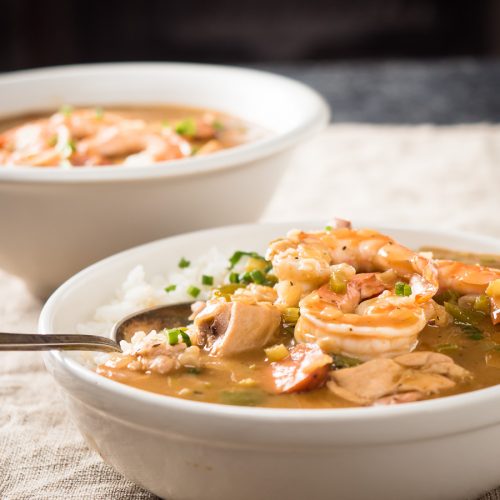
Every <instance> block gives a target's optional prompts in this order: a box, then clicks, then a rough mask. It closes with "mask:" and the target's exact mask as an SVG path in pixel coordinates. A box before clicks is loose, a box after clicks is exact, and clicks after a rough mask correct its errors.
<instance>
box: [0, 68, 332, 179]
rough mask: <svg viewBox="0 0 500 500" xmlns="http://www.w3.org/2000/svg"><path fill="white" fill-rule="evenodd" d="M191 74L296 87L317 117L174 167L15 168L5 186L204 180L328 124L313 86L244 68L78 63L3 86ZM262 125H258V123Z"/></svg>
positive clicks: (3, 80)
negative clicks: (151, 73) (115, 75)
mask: <svg viewBox="0 0 500 500" xmlns="http://www.w3.org/2000/svg"><path fill="white" fill-rule="evenodd" d="M176 68H178V69H192V70H196V71H200V72H201V73H203V72H214V71H215V72H220V73H223V72H229V73H233V74H243V75H248V76H250V77H253V78H255V77H257V78H261V79H267V80H268V81H270V82H274V83H276V84H278V85H283V86H287V87H289V88H295V90H296V91H298V92H301V93H302V94H303V95H305V96H307V97H309V99H310V100H311V104H312V106H311V110H312V113H311V114H310V116H309V117H304V119H303V120H302V122H301V123H300V124H298V125H297V126H296V127H294V128H293V129H291V130H289V131H287V132H284V133H283V132H281V133H275V134H272V135H270V136H269V137H263V138H260V139H257V140H256V141H254V142H249V143H246V144H242V145H239V146H235V147H234V148H229V149H226V150H223V151H219V152H217V153H214V154H211V155H206V156H201V157H193V158H184V159H179V160H175V161H169V162H158V163H152V164H150V165H147V166H139V165H120V166H119V167H116V166H102V167H96V168H78V169H61V168H55V167H48V168H39V167H32V166H16V167H11V168H0V182H21V183H24V182H49V183H72V182H109V181H112V182H127V181H133V180H137V179H149V178H160V177H161V178H165V177H168V178H171V177H176V178H178V177H185V176H189V175H199V174H202V173H206V174H208V173H210V172H215V171H218V170H225V169H230V168H237V167H239V166H241V165H242V164H245V163H249V162H252V161H255V160H259V159H261V158H264V157H267V156H270V155H273V154H276V153H279V152H281V151H283V150H285V149H287V148H289V147H291V146H293V145H295V144H296V143H298V142H299V141H302V140H304V139H306V138H307V137H309V136H311V135H312V134H314V133H315V132H318V131H320V130H322V129H323V128H324V127H326V125H327V124H328V122H329V119H330V107H329V105H328V103H327V102H326V100H325V98H324V97H323V96H322V95H321V94H319V92H317V91H316V90H314V89H313V88H311V87H310V86H308V85H306V84H304V83H302V82H299V81H297V80H294V79H292V78H288V77H286V76H282V75H279V74H275V73H272V72H269V71H262V70H258V69H253V68H245V67H240V66H229V65H222V64H201V63H180V62H125V63H121V62H120V63H117V62H112V63H97V64H75V65H65V66H51V67H46V68H36V69H29V70H22V71H14V72H10V73H6V74H3V75H0V88H1V87H2V85H15V84H17V83H20V82H26V81H28V82H33V83H36V82H37V81H39V80H43V79H47V78H57V77H58V76H65V75H68V74H69V75H71V74H74V75H77V76H78V75H86V74H87V75H88V74H93V73H94V74H96V75H99V74H102V73H107V72H113V71H117V72H119V71H124V72H125V71H141V70H148V71H149V70H156V71H158V70H162V69H164V70H175V69H176ZM257 125H258V124H257Z"/></svg>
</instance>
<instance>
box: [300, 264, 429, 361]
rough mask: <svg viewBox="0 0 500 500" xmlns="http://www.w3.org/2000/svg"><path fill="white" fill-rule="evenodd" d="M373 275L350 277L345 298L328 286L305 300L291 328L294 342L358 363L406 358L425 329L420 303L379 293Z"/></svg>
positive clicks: (382, 288)
mask: <svg viewBox="0 0 500 500" xmlns="http://www.w3.org/2000/svg"><path fill="white" fill-rule="evenodd" d="M385 287H386V286H385V285H384V283H383V282H382V281H380V280H379V275H378V274H377V273H367V274H358V275H355V276H354V277H353V278H352V279H351V280H350V281H349V283H348V284H347V291H346V293H344V294H339V293H334V292H332V291H331V290H330V289H329V286H328V285H324V286H323V287H321V288H319V289H318V290H315V291H314V292H312V293H310V294H309V295H307V296H306V297H304V298H303V299H302V300H301V301H300V304H299V307H300V318H299V320H298V322H297V325H296V327H295V338H296V340H297V341H298V342H309V343H310V342H312V343H317V344H318V345H319V347H321V349H323V351H325V352H334V353H339V354H344V355H346V356H353V357H356V358H359V359H362V360H368V359H372V358H375V357H393V356H396V355H399V354H403V353H407V352H411V351H412V350H413V349H414V348H415V346H416V344H417V336H418V334H419V333H420V331H421V330H422V329H423V328H424V327H425V325H426V324H427V319H428V318H427V316H426V309H425V303H423V304H421V303H419V302H418V301H417V300H416V296H415V295H412V296H409V297H401V296H398V295H396V294H395V293H394V292H392V291H389V290H385V291H383V292H382V293H381V294H380V295H378V296H376V297H374V298H371V299H369V300H365V301H363V302H361V301H362V300H363V299H365V298H367V297H372V296H373V295H376V294H378V293H380V291H382V290H384V288H385Z"/></svg>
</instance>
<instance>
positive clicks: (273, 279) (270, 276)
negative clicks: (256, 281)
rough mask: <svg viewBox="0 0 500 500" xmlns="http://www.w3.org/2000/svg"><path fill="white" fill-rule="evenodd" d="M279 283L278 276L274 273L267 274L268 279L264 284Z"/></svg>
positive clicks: (272, 284)
mask: <svg viewBox="0 0 500 500" xmlns="http://www.w3.org/2000/svg"><path fill="white" fill-rule="evenodd" d="M276 283H278V278H277V277H276V276H275V275H274V274H266V281H265V283H264V285H266V286H271V287H272V286H274V285H276Z"/></svg>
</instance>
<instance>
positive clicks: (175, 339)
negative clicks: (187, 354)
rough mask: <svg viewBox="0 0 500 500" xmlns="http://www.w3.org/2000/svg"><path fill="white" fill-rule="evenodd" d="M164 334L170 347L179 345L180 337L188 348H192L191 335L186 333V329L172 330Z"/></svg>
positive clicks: (165, 331)
mask: <svg viewBox="0 0 500 500" xmlns="http://www.w3.org/2000/svg"><path fill="white" fill-rule="evenodd" d="M163 333H164V334H165V335H166V336H167V338H168V343H169V344H170V345H176V344H178V343H179V337H181V338H182V341H183V342H184V343H185V344H186V345H187V346H188V347H191V339H190V338H189V335H188V334H187V333H186V329H185V328H170V329H169V330H164V331H163Z"/></svg>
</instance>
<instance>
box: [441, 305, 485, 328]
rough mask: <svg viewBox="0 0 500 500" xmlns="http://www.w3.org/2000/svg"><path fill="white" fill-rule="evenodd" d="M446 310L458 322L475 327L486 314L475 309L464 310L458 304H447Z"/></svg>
mask: <svg viewBox="0 0 500 500" xmlns="http://www.w3.org/2000/svg"><path fill="white" fill-rule="evenodd" d="M444 308H445V309H446V312H447V313H448V314H451V315H452V316H453V318H454V319H455V320H456V321H459V322H461V323H467V324H469V325H474V324H476V323H480V322H481V321H482V320H483V319H484V318H485V314H484V313H482V312H479V311H475V310H474V309H464V308H463V307H460V306H459V305H458V304H453V303H452V302H445V303H444Z"/></svg>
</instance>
